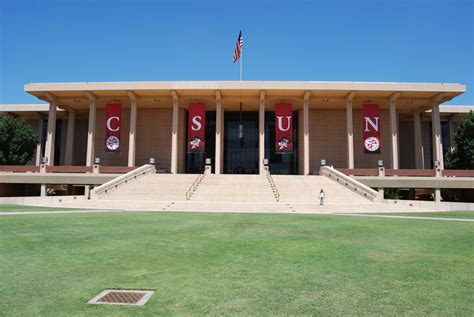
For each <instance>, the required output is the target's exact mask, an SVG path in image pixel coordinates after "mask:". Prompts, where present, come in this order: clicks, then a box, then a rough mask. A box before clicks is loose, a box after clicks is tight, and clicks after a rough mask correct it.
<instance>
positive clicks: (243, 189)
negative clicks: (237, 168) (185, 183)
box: [190, 175, 276, 203]
mask: <svg viewBox="0 0 474 317" xmlns="http://www.w3.org/2000/svg"><path fill="white" fill-rule="evenodd" d="M190 201H193V202H211V203H212V202H229V203H234V202H239V203H252V202H258V203H275V202H276V199H275V196H274V194H273V191H272V188H271V187H270V184H269V183H268V180H267V178H266V177H265V176H260V175H206V176H205V177H204V179H203V180H202V182H201V183H200V184H199V186H198V187H197V189H196V191H195V192H194V193H193V195H192V196H191V199H190Z"/></svg>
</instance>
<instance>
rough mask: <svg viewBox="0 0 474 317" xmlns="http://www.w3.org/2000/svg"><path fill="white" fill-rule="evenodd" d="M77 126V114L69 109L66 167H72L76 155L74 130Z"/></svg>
mask: <svg viewBox="0 0 474 317" xmlns="http://www.w3.org/2000/svg"><path fill="white" fill-rule="evenodd" d="M75 126H76V112H75V111H74V110H73V109H69V112H68V117H67V134H66V156H65V158H64V164H65V165H72V158H73V154H74V129H75Z"/></svg>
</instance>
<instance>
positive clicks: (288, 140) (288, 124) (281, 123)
mask: <svg viewBox="0 0 474 317" xmlns="http://www.w3.org/2000/svg"><path fill="white" fill-rule="evenodd" d="M275 152H276V153H293V106H292V104H291V103H277V104H276V105H275Z"/></svg>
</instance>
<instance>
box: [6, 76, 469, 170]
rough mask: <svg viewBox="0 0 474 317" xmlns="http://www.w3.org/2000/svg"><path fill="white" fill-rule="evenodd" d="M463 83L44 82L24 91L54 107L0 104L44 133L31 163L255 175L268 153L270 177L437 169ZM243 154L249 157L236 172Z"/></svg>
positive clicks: (463, 111)
mask: <svg viewBox="0 0 474 317" xmlns="http://www.w3.org/2000/svg"><path fill="white" fill-rule="evenodd" d="M465 89H466V87H465V86H464V85H461V84H425V83H363V82H247V81H244V82H122V83H47V84H27V85H25V91H26V92H28V93H30V94H32V95H34V96H36V97H38V98H39V99H40V100H44V101H46V102H47V103H48V104H49V105H4V106H2V108H1V109H2V111H7V112H10V113H12V114H15V115H19V116H23V117H25V118H26V119H27V120H29V121H30V122H31V125H32V126H33V127H34V128H35V129H36V130H39V129H41V130H42V133H41V134H40V135H41V141H42V145H41V146H38V151H37V154H36V158H35V160H34V164H39V163H40V162H41V161H42V160H45V162H46V164H47V165H85V166H92V165H93V163H94V160H95V159H96V158H98V159H99V160H100V164H101V165H108V166H130V167H133V166H140V165H143V164H146V163H148V162H149V160H150V158H153V159H154V160H155V163H156V165H157V168H158V169H161V170H163V171H168V172H170V173H192V172H196V169H195V165H196V164H197V165H200V164H203V163H204V159H205V158H210V159H211V161H212V166H213V171H214V172H215V173H216V174H220V173H248V174H254V173H263V161H264V159H268V160H269V168H270V171H272V170H273V171H272V172H273V173H276V174H300V175H308V174H311V173H315V172H317V171H318V170H319V167H320V162H321V160H322V159H324V160H326V162H327V164H330V165H333V166H334V167H338V168H372V167H376V166H377V163H378V161H379V160H382V161H383V162H384V164H385V166H387V167H388V168H393V169H398V168H413V169H414V168H416V169H431V168H433V164H434V162H435V161H437V162H439V164H440V165H441V167H443V151H445V150H446V149H447V148H448V147H450V146H453V144H452V142H453V141H452V137H453V134H454V133H453V131H454V130H455V128H456V124H457V122H458V121H459V119H460V118H461V117H462V116H463V115H465V114H466V113H467V112H468V111H469V109H470V108H471V107H453V106H451V107H446V106H440V104H441V103H443V102H446V101H448V100H450V99H452V98H453V97H455V96H457V95H459V94H462V93H463V92H464V91H465ZM111 102H113V103H120V104H121V105H122V108H123V111H122V120H121V121H122V122H121V128H120V129H121V145H120V147H121V150H120V151H119V152H108V151H106V149H105V146H104V135H105V132H104V129H105V124H104V122H105V105H106V104H107V103H111ZM192 102H203V103H205V105H206V114H207V117H208V120H207V122H206V131H207V132H206V142H207V143H208V146H207V148H206V153H205V155H203V156H202V157H200V158H199V160H198V162H197V163H196V162H195V159H194V158H193V157H195V156H196V155H194V154H187V153H186V152H187V151H186V143H187V141H186V135H187V112H188V107H189V104H190V103H192ZM279 102H288V103H291V104H292V106H293V113H294V121H295V123H294V125H293V129H294V135H295V149H294V154H292V155H291V157H290V156H289V155H279V154H275V153H274V149H273V148H272V146H273V143H274V141H273V140H272V138H274V133H273V130H272V129H274V126H273V127H272V120H273V121H274V117H273V116H274V109H275V104H276V103H279ZM364 103H376V104H378V105H379V106H380V139H381V151H380V153H377V154H372V153H364V150H363V138H362V133H363V120H362V105H363V104H364ZM240 104H242V112H240ZM242 114H243V117H244V119H243V120H242V119H241V118H242ZM238 116H240V119H236V118H237V117H238ZM239 120H240V121H239ZM236 121H239V122H240V123H242V122H243V121H245V122H244V123H245V124H244V126H245V130H246V132H245V133H246V138H245V139H246V141H247V142H248V143H251V144H250V145H245V151H246V152H245V153H246V154H245V155H243V154H242V152H241V151H242V150H239V149H238V146H234V147H232V146H231V145H230V144H231V143H232V142H233V140H234V139H235V137H234V136H233V134H232V133H234V132H235V123H236ZM442 131H445V132H447V133H445V134H444V135H443V134H442ZM443 137H444V138H445V140H444V141H445V142H443ZM209 147H210V148H209ZM238 153H240V154H238ZM239 155H240V156H239ZM43 157H44V158H46V159H43ZM239 159H241V160H242V161H244V160H247V161H250V163H246V164H247V165H245V166H243V167H241V166H240V167H239V166H238V167H239V168H237V167H236V165H235V164H236V163H235V161H239ZM191 161H193V162H191ZM253 161H255V162H254V163H252V162H253ZM190 162H191V163H190ZM193 164H194V165H193ZM253 164H254V165H253Z"/></svg>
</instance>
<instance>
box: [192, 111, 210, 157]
mask: <svg viewBox="0 0 474 317" xmlns="http://www.w3.org/2000/svg"><path fill="white" fill-rule="evenodd" d="M205 138H206V105H205V104H204V103H201V102H198V103H190V104H189V112H188V153H204V152H205V150H206V147H205V145H204V144H205Z"/></svg>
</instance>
